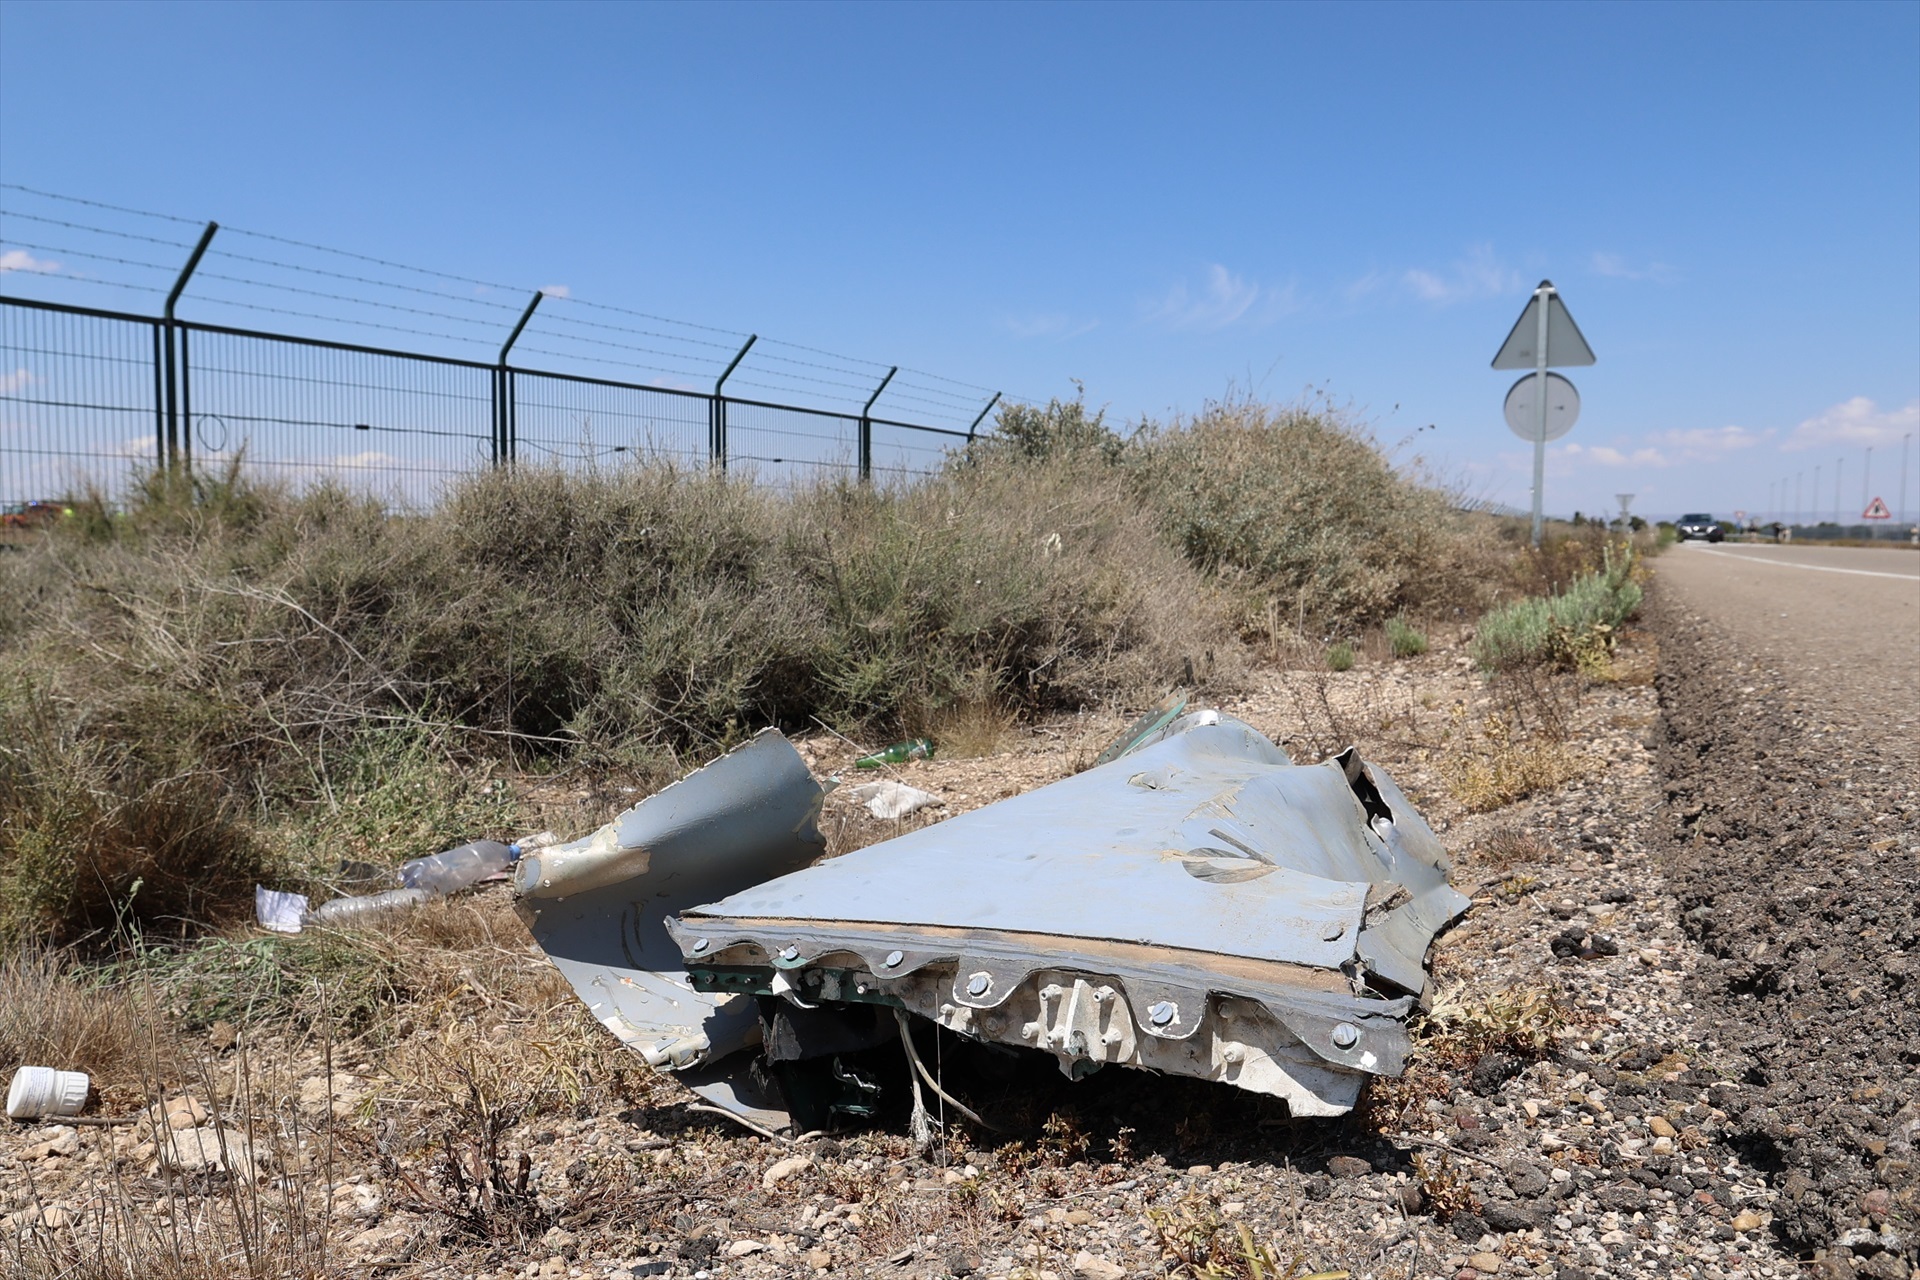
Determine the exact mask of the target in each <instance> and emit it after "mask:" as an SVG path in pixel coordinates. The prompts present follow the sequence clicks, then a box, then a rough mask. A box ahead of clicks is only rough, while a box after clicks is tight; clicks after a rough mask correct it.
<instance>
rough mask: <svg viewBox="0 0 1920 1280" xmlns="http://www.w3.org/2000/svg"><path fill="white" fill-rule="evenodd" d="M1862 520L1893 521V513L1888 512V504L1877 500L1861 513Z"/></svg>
mask: <svg viewBox="0 0 1920 1280" xmlns="http://www.w3.org/2000/svg"><path fill="white" fill-rule="evenodd" d="M1860 518H1861V519H1862V520H1891V519H1893V512H1891V511H1889V510H1887V504H1886V503H1884V502H1882V501H1880V499H1878V498H1875V499H1874V500H1873V501H1872V502H1869V503H1868V504H1867V509H1866V510H1865V511H1862V512H1861V513H1860Z"/></svg>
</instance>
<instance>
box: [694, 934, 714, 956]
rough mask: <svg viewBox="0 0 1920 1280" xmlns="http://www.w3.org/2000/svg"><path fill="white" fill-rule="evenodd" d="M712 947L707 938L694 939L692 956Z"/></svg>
mask: <svg viewBox="0 0 1920 1280" xmlns="http://www.w3.org/2000/svg"><path fill="white" fill-rule="evenodd" d="M712 945H713V943H712V941H711V940H709V939H707V938H699V939H696V940H695V941H694V944H693V950H694V954H695V955H698V954H699V953H700V952H702V951H705V950H706V949H707V948H708V947H710V946H712Z"/></svg>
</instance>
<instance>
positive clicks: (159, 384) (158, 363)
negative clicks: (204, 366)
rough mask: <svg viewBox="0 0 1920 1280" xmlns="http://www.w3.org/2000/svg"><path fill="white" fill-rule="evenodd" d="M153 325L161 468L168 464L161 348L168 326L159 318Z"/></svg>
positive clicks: (156, 460) (156, 450) (156, 447)
mask: <svg viewBox="0 0 1920 1280" xmlns="http://www.w3.org/2000/svg"><path fill="white" fill-rule="evenodd" d="M151 323H152V325H153V465H154V466H155V467H157V468H159V469H161V470H163V471H164V470H165V469H166V466H167V392H166V373H165V372H164V370H165V368H166V357H165V356H164V355H163V354H162V353H161V350H160V335H161V334H162V333H165V332H166V326H165V325H163V324H161V323H160V322H159V321H158V320H154V321H152V322H151Z"/></svg>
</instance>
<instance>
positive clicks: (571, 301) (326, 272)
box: [0, 182, 1037, 419]
mask: <svg viewBox="0 0 1920 1280" xmlns="http://www.w3.org/2000/svg"><path fill="white" fill-rule="evenodd" d="M0 189H4V190H7V191H11V192H18V193H21V194H23V195H27V196H32V197H35V198H40V199H47V200H53V201H58V202H62V203H64V204H68V205H74V206H79V207H83V208H89V209H99V210H105V211H108V212H112V213H117V214H124V215H129V216H133V217H140V218H151V219H157V220H160V221H164V222H169V223H174V224H178V225H180V226H183V227H193V226H199V225H204V224H202V223H200V222H199V220H197V219H193V218H185V217H180V216H178V215H175V214H167V213H160V212H157V211H154V210H148V209H140V208H135V207H132V206H128V205H119V204H113V203H109V202H107V201H100V200H90V199H86V198H83V197H78V196H68V195H63V194H61V193H58V192H51V191H45V190H42V189H40V188H36V187H29V186H26V185H24V184H20V183H12V182H5V183H0ZM6 217H12V218H18V219H22V220H25V221H29V222H33V223H36V224H40V225H45V226H50V227H58V228H63V229H68V230H72V231H75V232H80V233H83V234H86V235H92V236H105V237H109V238H113V239H118V240H126V241H131V242H136V243H144V244H153V245H161V246H165V247H167V248H169V249H173V250H178V251H180V252H181V253H182V254H183V257H182V259H181V263H180V264H179V265H178V266H175V265H172V264H167V263H158V262H148V261H143V260H139V259H133V258H127V257H119V256H115V255H113V254H109V253H100V252H96V251H93V250H86V249H77V248H72V247H67V246H56V245H45V244H37V243H34V242H31V241H25V240H19V241H12V242H11V243H14V244H17V245H19V246H20V247H22V248H24V249H31V250H34V251H37V252H43V253H47V254H53V255H60V256H64V257H69V258H76V259H81V260H84V261H88V262H100V263H106V264H111V265H114V266H123V267H130V268H134V269H137V270H143V271H178V270H180V269H181V267H183V266H184V264H185V257H184V254H185V253H186V252H187V251H189V250H190V249H191V248H192V247H193V246H192V243H191V242H190V241H183V240H176V239H167V238H164V237H162V236H155V235H148V234H144V233H142V232H138V231H131V230H121V229H118V228H115V227H107V226H98V225H93V224H91V223H85V222H78V221H74V220H70V219H66V218H58V217H52V216H49V215H47V214H38V213H32V212H28V211H26V210H22V209H20V208H18V207H17V206H13V205H10V206H8V207H5V208H0V218H6ZM221 230H222V231H223V232H225V233H227V234H228V235H229V236H233V237H244V238H246V239H250V240H257V241H261V242H266V243H271V244H280V245H287V246H290V247H292V248H296V249H300V250H302V251H305V252H308V253H315V254H325V255H329V256H331V257H336V258H341V259H346V260H349V261H353V262H363V263H367V264H370V265H372V266H375V267H378V268H381V269H382V270H383V271H393V272H401V273H406V274H408V275H412V276H417V277H426V278H428V279H431V280H437V281H448V282H452V283H456V284H461V285H465V286H472V287H476V288H479V289H486V290H500V291H503V292H524V293H528V294H531V292H532V291H530V290H525V289H524V288H520V287H516V286H513V285H507V284H502V283H499V282H497V281H491V280H484V279H480V278H478V277H474V276H466V275H461V274H458V273H455V272H448V271H440V270H437V269H434V268H429V267H419V266H414V265H412V264H410V263H405V262H400V261H397V260H394V259H389V258H383V257H379V256H376V255H373V254H365V253H359V252H356V251H353V250H348V249H338V248H334V247H332V246H330V245H324V244H318V243H315V242H312V241H307V240H301V239H297V238H295V237H291V236H284V235H279V234H277V233H273V232H267V231H258V230H254V229H252V228H248V227H236V226H232V225H223V226H222V228H221ZM223 261H233V262H241V263H248V264H251V265H254V266H257V267H264V268H269V269H271V270H273V271H283V272H287V273H289V274H291V275H292V276H293V277H295V278H296V279H297V278H298V277H300V276H303V275H306V276H317V277H322V278H325V279H328V280H335V281H339V282H342V283H345V284H352V285H358V286H361V287H363V288H365V289H369V290H379V291H398V292H403V293H407V294H411V295H413V296H416V297H422V298H431V299H435V300H437V301H439V302H443V303H448V304H453V305H455V306H458V307H462V308H465V307H480V308H485V309H487V310H488V311H494V312H504V313H512V312H514V311H516V310H519V308H520V305H521V304H519V303H517V302H508V301H500V300H495V299H491V298H484V297H474V296H469V295H467V294H465V293H459V292H452V291H448V290H446V289H443V288H442V289H436V288H431V287H427V286H425V285H423V284H421V283H418V282H409V281H405V280H393V279H383V278H380V277H378V276H376V275H372V274H361V273H356V272H353V271H343V270H334V269H330V268H328V267H325V266H320V265H317V264H312V263H306V262H298V261H286V260H284V258H282V257H277V256H270V255H264V254H260V253H248V252H244V251H242V250H239V249H235V248H232V247H230V242H228V243H216V244H215V245H214V246H213V247H212V252H211V254H210V255H209V264H208V265H209V266H210V267H211V266H214V265H216V264H219V263H221V262H223ZM56 265H57V264H56ZM50 274H51V273H50ZM55 278H58V279H64V280H70V281H73V282H74V283H76V284H81V285H88V284H97V285H101V286H104V287H108V288H118V289H132V290H140V291H144V292H157V291H159V290H160V289H161V288H162V287H163V286H161V285H157V284H136V283H129V282H126V281H119V280H113V279H110V278H106V277H102V276H94V275H86V274H77V273H71V272H65V273H59V274H58V275H57V276H56V277H55ZM195 278H196V279H205V280H210V281H219V282H222V283H226V284H233V285H237V286H240V287H242V288H245V289H256V290H261V291H263V292H264V293H266V294H268V295H273V294H276V293H284V294H290V295H297V296H299V297H305V298H313V299H318V300H322V301H327V302H335V303H339V304H342V305H343V306H344V307H347V308H372V309H377V310H380V311H385V312H390V313H394V314H397V315H402V316H417V317H421V318H424V319H429V320H433V321H437V322H440V323H442V324H447V325H453V326H457V327H462V328H464V327H469V326H472V327H483V326H487V325H489V324H490V323H492V322H490V321H488V320H486V319H481V318H476V317H474V316H470V315H462V314H455V313H453V312H452V311H450V310H444V309H432V308H428V307H421V306H409V305H406V304H404V303H401V302H392V301H384V300H382V299H380V298H378V297H367V296H362V295H360V294H358V293H356V292H353V291H348V292H336V291H330V290H326V289H316V288H309V287H304V286H302V285H299V284H295V283H292V282H291V281H283V280H274V279H259V278H255V276H253V275H251V274H248V275H240V274H234V273H232V272H230V271H220V270H211V269H203V270H202V271H200V272H199V273H197V275H196V277H195ZM543 292H544V291H543ZM190 296H191V298H192V300H194V301H196V302H199V303H203V304H206V305H209V306H227V307H235V308H239V309H241V310H246V311H252V312H258V313H262V314H268V315H279V316H288V317H294V318H298V319H304V320H313V321H319V322H322V323H325V324H328V325H343V326H361V327H364V328H368V329H375V330H380V331H382V332H387V333H398V334H406V335H409V336H413V337H421V338H434V339H438V340H441V341H447V342H455V343H462V344H468V343H476V342H479V341H482V339H481V338H479V337H476V336H462V335H458V334H453V333H446V332H442V331H438V330H434V329H427V328H420V327H413V326H408V325H403V324H391V323H381V322H379V321H376V320H372V319H368V318H365V317H363V316H358V315H328V314H324V313H319V312H314V311H311V310H302V309H299V308H297V307H284V306H274V305H271V304H270V303H269V302H265V301H261V302H247V301H242V300H240V299H238V298H233V297H225V296H209V295H207V294H204V293H194V294H192V295H190ZM547 296H548V297H549V298H550V299H551V300H552V301H554V302H559V303H563V304H566V305H564V306H561V307H554V306H549V307H548V308H546V309H545V310H543V311H541V312H540V313H539V314H538V315H537V316H536V318H535V323H534V325H533V329H534V330H535V331H540V332H544V333H546V334H547V335H548V336H549V337H552V338H557V339H559V340H561V341H562V342H563V343H564V344H566V345H569V346H571V345H573V344H584V345H590V346H596V347H601V348H608V349H612V350H615V351H619V352H624V353H631V354H633V355H637V356H642V357H646V356H652V357H657V358H662V359H667V360H674V361H678V360H683V359H694V360H701V359H704V357H702V356H700V355H699V354H698V353H697V352H690V351H680V350H660V349H658V348H655V347H650V346H644V345H639V344H633V343H628V342H621V341H610V340H607V339H604V338H595V337H592V336H589V335H586V334H582V333H579V332H574V331H572V330H575V329H579V328H586V329H593V330H596V331H599V332H602V333H610V334H621V335H625V336H628V337H637V338H645V339H649V340H651V341H654V342H664V343H668V344H670V345H672V346H676V347H697V348H703V349H706V350H709V351H714V352H725V353H729V354H731V353H733V352H735V351H737V350H738V348H739V346H740V344H741V342H742V341H743V340H744V339H745V337H746V335H745V334H744V333H743V332H741V331H738V330H733V329H726V328H720V327H718V326H714V325H705V324H699V323H696V322H693V321H688V320H680V319H676V318H674V317H669V316H662V315H658V314H655V313H651V312H646V311H640V310H636V309H633V308H629V307H622V306H618V305H615V304H611V303H603V302H595V301H592V300H589V299H585V298H575V297H572V296H570V295H567V294H548V295H547ZM581 310H585V311H588V312H598V313H604V314H607V315H615V316H626V317H632V318H634V319H637V320H641V321H645V322H648V323H650V324H652V325H657V326H661V328H637V327H634V326H631V325H621V324H615V323H610V322H608V321H606V320H600V319H587V318H585V317H584V316H582V315H579V314H577V312H578V311H581ZM570 312H572V313H573V314H569V313H570ZM663 329H664V330H669V331H663ZM670 330H682V331H692V332H691V333H689V332H672V331H670ZM694 333H699V334H713V335H716V336H718V337H724V338H726V339H729V340H730V341H727V342H719V341H714V340H712V339H710V338H703V337H696V336H692V335H693V334H694ZM517 349H519V350H525V351H528V352H530V353H538V354H542V355H547V356H551V357H554V358H557V359H561V360H579V361H584V362H586V363H590V364H596V365H607V366H614V367H620V368H627V369H637V370H644V371H649V372H658V373H664V374H667V375H668V376H672V377H679V378H688V379H693V380H696V381H704V380H706V379H709V378H711V377H712V376H713V374H712V372H706V373H694V372H690V371H688V370H686V369H683V368H678V367H675V366H673V365H667V364H659V365H655V364H649V363H644V362H642V361H636V360H616V359H608V358H604V357H595V356H592V355H588V354H585V353H583V352H579V351H558V350H553V349H550V348H539V347H531V346H525V347H520V348H517ZM789 353H803V354H789ZM805 357H816V358H813V359H809V358H805ZM769 366H773V367H769ZM890 368H893V366H889V365H888V364H886V363H885V362H882V361H877V360H870V359H867V358H864V357H858V356H850V355H846V354H844V353H841V352H836V351H831V350H828V349H826V348H822V347H816V346H810V345H808V344H805V343H798V342H790V341H787V340H785V339H779V338H762V339H760V340H759V341H758V342H757V343H755V345H754V346H753V348H752V350H751V351H750V352H749V353H748V354H747V359H746V361H745V362H744V367H743V368H742V370H741V372H742V373H747V372H748V371H749V370H751V371H752V373H753V376H754V378H756V379H759V380H758V381H748V380H740V381H739V382H738V383H737V384H736V383H730V384H729V385H741V386H754V387H758V388H761V389H763V390H770V391H777V392H780V393H782V394H785V395H799V396H806V397H812V396H820V395H823V394H824V395H826V396H827V398H829V399H837V398H838V395H837V393H842V392H844V393H847V395H848V396H849V397H850V398H856V399H857V400H858V401H860V402H864V401H865V400H866V399H867V398H868V397H869V396H871V395H872V394H873V392H874V390H875V389H876V388H877V387H878V386H879V383H880V378H881V375H882V374H883V373H884V372H885V371H886V370H888V369H890ZM802 369H804V370H810V371H812V372H811V373H801V372H796V370H802ZM822 374H823V375H828V376H815V375H822ZM901 374H907V375H909V376H908V377H901V376H900V375H901ZM846 378H853V379H859V380H860V381H858V382H849V381H842V380H841V379H846ZM929 383H933V384H938V385H928V384H929ZM992 394H994V392H993V390H992V389H991V388H988V387H984V386H981V385H979V384H976V383H969V382H964V381H962V380H960V379H957V378H950V377H947V376H945V375H942V374H936V373H930V372H927V371H925V370H921V369H916V368H912V367H908V366H901V367H899V368H897V369H895V370H894V372H893V374H892V377H891V380H890V381H889V382H888V384H887V386H886V387H885V389H884V392H883V393H882V397H881V398H882V400H883V401H885V402H886V403H904V404H911V405H916V406H922V407H923V409H925V410H931V411H934V412H937V413H938V414H941V415H953V416H956V417H960V416H964V417H966V418H969V419H971V418H973V417H974V416H975V415H976V414H977V413H978V411H979V408H980V406H981V404H982V403H983V402H984V401H985V398H986V397H987V396H989V395H992ZM1003 399H1005V400H1007V401H1012V402H1019V401H1022V400H1027V401H1031V402H1035V403H1037V401H1032V398H1030V397H1019V396H1003Z"/></svg>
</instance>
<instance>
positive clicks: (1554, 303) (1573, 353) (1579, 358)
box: [1493, 280, 1593, 369]
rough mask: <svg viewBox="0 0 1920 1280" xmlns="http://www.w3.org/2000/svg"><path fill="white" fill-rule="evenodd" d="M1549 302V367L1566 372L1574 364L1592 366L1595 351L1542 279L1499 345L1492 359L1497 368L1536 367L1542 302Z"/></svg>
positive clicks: (1552, 289)
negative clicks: (1511, 329) (1509, 331)
mask: <svg viewBox="0 0 1920 1280" xmlns="http://www.w3.org/2000/svg"><path fill="white" fill-rule="evenodd" d="M1542 298H1545V299H1546V303H1547V367H1548V368H1550V369H1565V368H1568V367H1571V366H1573V365H1587V364H1592V363H1593V348H1592V347H1590V346H1588V345H1587V340H1586V338H1585V337H1584V336H1582V334H1581V333H1580V326H1579V325H1577V324H1575V323H1574V322H1573V317H1572V316H1571V315H1569V314H1568V312H1567V304H1566V303H1564V302H1562V301H1560V295H1559V294H1558V293H1557V292H1555V290H1554V287H1553V284H1552V282H1550V281H1547V280H1542V281H1541V282H1540V287H1539V288H1538V289H1535V290H1534V291H1533V297H1531V298H1529V299H1528V300H1527V307H1526V310H1524V311H1522V312H1521V313H1520V318H1519V319H1518V320H1516V321H1514V322H1513V332H1512V333H1509V334H1508V335H1507V340H1506V341H1505V342H1503V343H1501V344H1500V352H1499V354H1498V355H1496V356H1494V358H1493V367H1494V368H1496V369H1532V368H1535V367H1537V365H1536V362H1535V360H1534V350H1533V349H1534V347H1536V346H1537V345H1539V342H1540V301H1541V299H1542Z"/></svg>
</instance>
